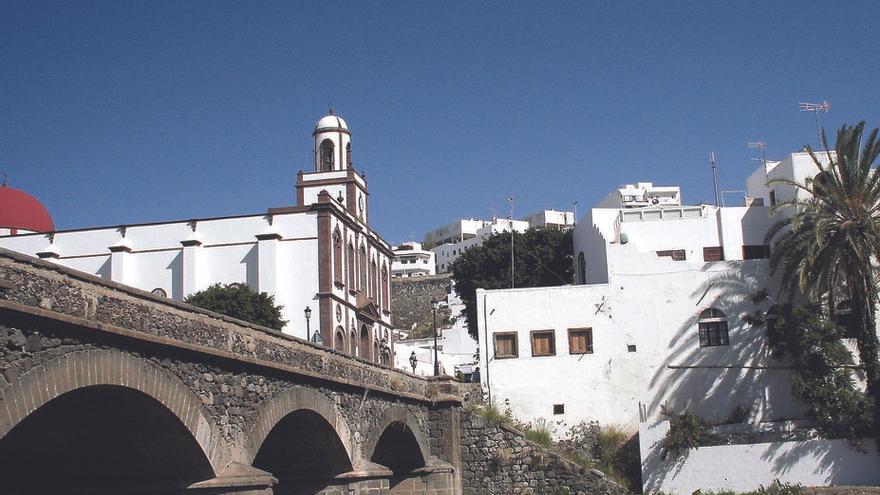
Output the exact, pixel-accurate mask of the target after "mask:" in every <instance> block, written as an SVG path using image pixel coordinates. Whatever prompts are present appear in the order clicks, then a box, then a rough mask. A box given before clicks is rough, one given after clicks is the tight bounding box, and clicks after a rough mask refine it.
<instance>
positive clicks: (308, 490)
mask: <svg viewBox="0 0 880 495" xmlns="http://www.w3.org/2000/svg"><path fill="white" fill-rule="evenodd" d="M253 466H254V467H256V468H258V469H262V470H264V471H268V472H270V473H272V475H273V476H275V477H276V478H278V485H277V486H275V488H274V493H275V494H285V495H287V494H290V495H307V494H308V495H312V494H315V493H322V490H324V489H326V488H327V487H331V486H340V485H341V486H344V485H345V480H337V479H336V477H337V476H338V475H340V474H342V473H347V472H349V471H351V470H352V465H351V460H350V459H349V456H348V453H347V452H346V450H345V446H344V445H343V444H342V440H341V439H340V438H339V435H338V434H337V433H336V430H334V429H333V426H331V425H330V423H328V422H327V420H326V419H324V417H323V416H321V415H320V414H318V413H316V412H314V411H311V410H308V409H299V410H297V411H294V412H292V413H290V414H288V415H287V416H285V417H284V418H283V419H282V420H281V421H279V422H278V423H277V424H276V425H275V427H274V428H272V430H271V431H269V434H268V435H267V436H266V438H265V440H263V443H262V445H261V446H260V448H259V450H258V451H257V455H256V457H254V462H253ZM334 493H335V492H334Z"/></svg>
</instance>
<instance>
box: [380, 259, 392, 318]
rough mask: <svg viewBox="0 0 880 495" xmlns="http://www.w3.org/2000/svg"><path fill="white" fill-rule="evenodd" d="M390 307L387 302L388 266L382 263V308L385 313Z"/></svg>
mask: <svg viewBox="0 0 880 495" xmlns="http://www.w3.org/2000/svg"><path fill="white" fill-rule="evenodd" d="M389 307H390V301H389V300H388V265H386V264H385V263H382V308H383V309H385V310H386V311H387V310H388V308H389Z"/></svg>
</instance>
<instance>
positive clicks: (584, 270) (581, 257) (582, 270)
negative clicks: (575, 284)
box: [578, 251, 587, 284]
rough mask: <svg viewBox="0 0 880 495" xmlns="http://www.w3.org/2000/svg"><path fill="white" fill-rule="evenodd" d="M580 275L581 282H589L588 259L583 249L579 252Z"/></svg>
mask: <svg viewBox="0 0 880 495" xmlns="http://www.w3.org/2000/svg"><path fill="white" fill-rule="evenodd" d="M578 277H579V279H580V280H579V281H580V283H582V284H585V283H587V259H586V258H584V253H583V251H581V252H580V253H578Z"/></svg>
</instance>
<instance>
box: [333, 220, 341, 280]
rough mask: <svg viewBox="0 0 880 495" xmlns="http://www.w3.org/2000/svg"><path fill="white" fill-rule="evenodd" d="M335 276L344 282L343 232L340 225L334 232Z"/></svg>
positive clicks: (335, 278)
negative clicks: (341, 232) (340, 230)
mask: <svg viewBox="0 0 880 495" xmlns="http://www.w3.org/2000/svg"><path fill="white" fill-rule="evenodd" d="M333 278H334V280H336V282H337V283H340V284H341V283H342V234H340V233H339V228H338V227H337V228H336V230H335V231H334V232H333Z"/></svg>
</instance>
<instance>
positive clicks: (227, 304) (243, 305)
mask: <svg viewBox="0 0 880 495" xmlns="http://www.w3.org/2000/svg"><path fill="white" fill-rule="evenodd" d="M184 302H186V303H188V304H192V305H193V306H198V307H200V308H204V309H207V310H209V311H214V312H217V313H220V314H223V315H226V316H230V317H232V318H238V319H239V320H244V321H247V322H250V323H254V324H256V325H262V326H264V327H269V328H273V329H275V330H281V329H282V328H284V325H286V324H287V322H286V321H284V320H282V319H281V306H276V305H275V296H270V295H269V294H267V293H265V292H260V293H256V292H254V291H252V290H251V289H250V287H248V286H247V284H240V283H232V284H226V285H222V284H214V285H212V286H210V287H208V288H207V289H205V290H201V291H199V292H196V293H194V294H190V295H189V296H187V297H186V299H185V301H184Z"/></svg>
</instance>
